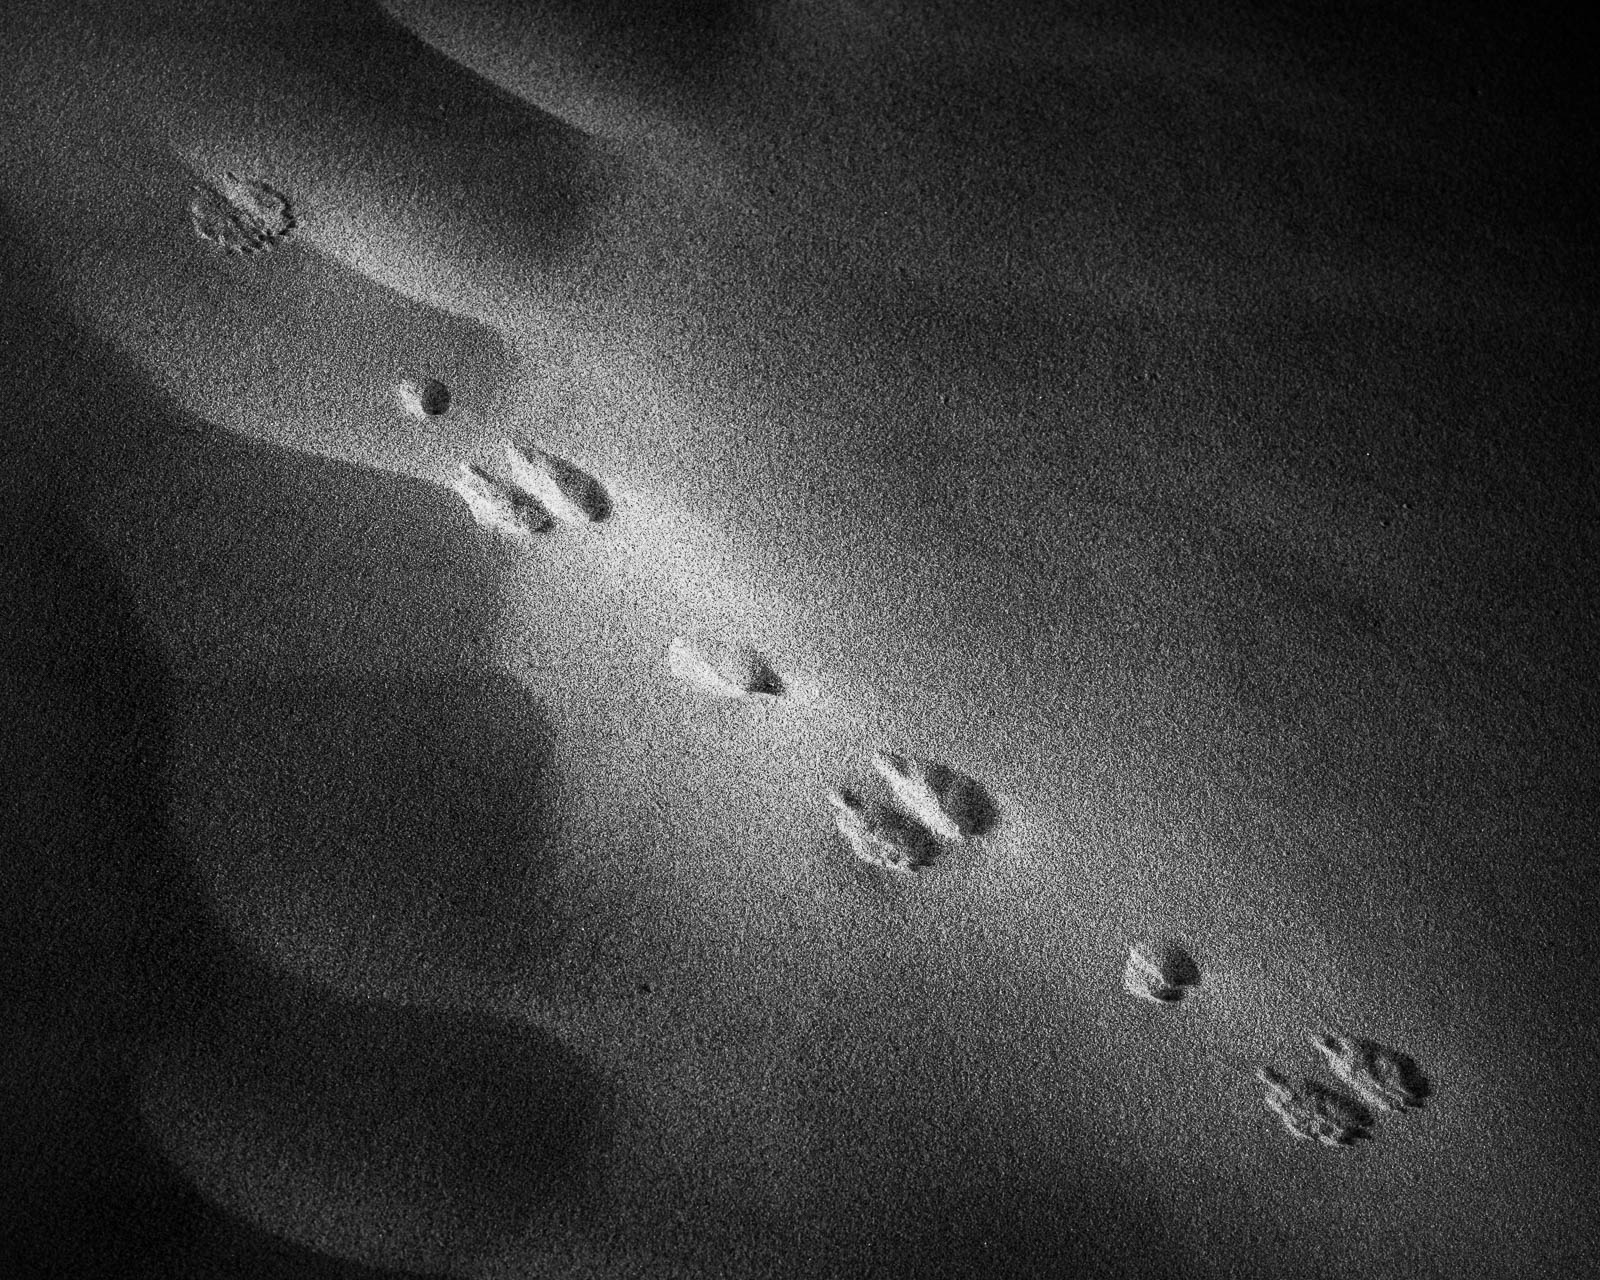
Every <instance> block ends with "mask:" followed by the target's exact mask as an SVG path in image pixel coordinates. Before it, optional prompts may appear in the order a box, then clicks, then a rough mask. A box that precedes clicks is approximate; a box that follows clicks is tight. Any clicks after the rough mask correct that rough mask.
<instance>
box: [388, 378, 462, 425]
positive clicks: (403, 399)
mask: <svg viewBox="0 0 1600 1280" xmlns="http://www.w3.org/2000/svg"><path fill="white" fill-rule="evenodd" d="M395 399H397V400H398V401H399V402H400V407H401V408H402V409H404V410H405V411H406V412H407V413H409V414H410V415H411V416H412V417H413V418H440V417H443V416H444V415H445V414H446V413H448V412H449V411H450V388H449V387H447V386H445V384H444V383H442V382H440V381H439V380H438V379H437V378H405V379H403V380H402V381H401V383H400V385H399V386H398V387H396V388H395Z"/></svg>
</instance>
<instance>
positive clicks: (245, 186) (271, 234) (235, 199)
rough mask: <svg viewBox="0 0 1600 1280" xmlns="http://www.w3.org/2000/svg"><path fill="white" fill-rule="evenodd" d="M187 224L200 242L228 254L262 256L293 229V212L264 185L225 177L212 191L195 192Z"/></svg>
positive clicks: (201, 190) (281, 198) (208, 189)
mask: <svg viewBox="0 0 1600 1280" xmlns="http://www.w3.org/2000/svg"><path fill="white" fill-rule="evenodd" d="M189 220H190V222H191V223H192V224H193V226H194V230H195V234H196V235H198V236H199V237H200V238H201V239H202V240H210V241H212V242H213V243H214V244H218V245H221V246H222V247H223V248H224V249H226V250H227V251H228V252H229V253H241V254H252V253H266V252H267V251H268V250H270V249H272V248H273V246H275V245H276V244H277V243H278V242H279V241H281V240H282V239H283V238H284V237H285V236H287V235H288V234H289V232H290V231H292V230H293V229H294V225H295V218H294V212H293V211H292V210H291V209H290V208H289V202H288V200H287V199H285V198H284V196H283V195H282V194H280V193H279V192H277V191H274V190H273V189H272V188H271V187H269V186H268V185H267V184H266V183H265V182H259V181H256V180H254V179H248V178H241V177H240V176H239V175H238V174H236V173H232V172H229V173H225V174H223V176H222V178H221V179H220V180H219V181H218V183H217V185H216V186H214V187H211V186H206V187H199V188H197V189H196V191H195V193H194V195H193V196H192V197H191V198H190V200H189Z"/></svg>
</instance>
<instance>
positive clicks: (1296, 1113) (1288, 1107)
mask: <svg viewBox="0 0 1600 1280" xmlns="http://www.w3.org/2000/svg"><path fill="white" fill-rule="evenodd" d="M1256 1079H1257V1080H1259V1081H1260V1082H1261V1083H1262V1084H1263V1085H1265V1086H1266V1091H1267V1092H1266V1099H1265V1100H1266V1104H1267V1109H1268V1110H1269V1111H1271V1112H1272V1113H1273V1114H1275V1115H1276V1116H1277V1117H1278V1119H1279V1120H1281V1121H1282V1122H1283V1127H1284V1128H1285V1129H1287V1130H1288V1131H1289V1132H1290V1133H1291V1134H1292V1135H1293V1136H1294V1138H1295V1139H1296V1140H1297V1141H1300V1142H1318V1143H1321V1144H1322V1145H1323V1146H1325V1147H1351V1146H1354V1145H1355V1144H1356V1143H1357V1142H1359V1141H1361V1140H1362V1139H1363V1138H1370V1137H1371V1136H1372V1112H1371V1111H1369V1110H1368V1109H1367V1108H1366V1107H1365V1106H1363V1105H1362V1104H1361V1103H1360V1102H1358V1101H1357V1100H1356V1099H1355V1098H1353V1097H1351V1096H1350V1095H1349V1094H1346V1093H1344V1092H1342V1091H1340V1090H1338V1089H1330V1088H1329V1087H1328V1086H1327V1085H1324V1084H1319V1083H1318V1082H1317V1081H1315V1080H1302V1081H1301V1082H1300V1084H1299V1085H1298V1086H1296V1085H1291V1084H1290V1083H1289V1081H1288V1079H1287V1078H1286V1077H1284V1076H1283V1075H1281V1074H1280V1073H1279V1072H1276V1071H1274V1070H1272V1069H1271V1068H1270V1067H1260V1068H1258V1069H1257V1070H1256Z"/></svg>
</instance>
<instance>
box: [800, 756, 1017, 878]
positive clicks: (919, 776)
mask: <svg viewBox="0 0 1600 1280" xmlns="http://www.w3.org/2000/svg"><path fill="white" fill-rule="evenodd" d="M872 764H873V768H874V769H875V770H876V771H877V772H878V775H879V776H880V777H881V778H883V780H884V781H885V782H886V783H887V784H888V786H889V790H890V792H891V794H892V795H893V797H894V800H895V801H896V803H897V805H898V807H895V806H893V805H888V804H883V803H881V802H878V801H862V800H860V799H857V798H856V797H855V796H854V795H852V794H851V793H850V792H848V791H844V790H839V791H835V792H833V793H832V795H830V796H829V800H830V802H831V803H832V804H833V806H834V809H835V810H836V811H837V812H836V818H835V823H836V825H837V826H838V828H839V833H840V834H841V835H842V836H844V838H845V840H846V842H847V843H849V845H850V847H851V850H852V852H854V853H855V855H856V857H858V858H860V859H861V860H862V861H863V862H867V863H870V864H872V865H873V866H877V867H881V868H883V869H884V870H887V871H895V872H899V873H902V874H907V875H909V874H911V873H913V872H916V871H920V870H922V869H924V868H926V867H930V866H932V865H933V862H934V852H935V847H936V846H935V838H938V839H943V840H946V841H950V842H952V843H961V842H964V841H965V840H967V839H968V837H969V836H972V835H977V834H981V833H983V832H986V831H988V830H989V829H990V827H992V826H993V824H994V806H993V804H992V802H991V801H990V799H989V796H988V794H987V793H986V792H985V791H984V789H983V788H982V787H981V786H979V785H978V783H977V782H976V781H975V780H974V779H972V778H970V777H968V776H967V775H966V774H964V773H961V772H959V771H957V770H955V769H952V768H951V767H949V766H948V765H944V764H939V763H937V762H935V761H930V760H924V759H921V758H919V757H917V756H908V755H902V754H900V753H899V752H895V751H879V752H876V753H874V755H873V757H872Z"/></svg>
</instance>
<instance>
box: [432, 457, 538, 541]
mask: <svg viewBox="0 0 1600 1280" xmlns="http://www.w3.org/2000/svg"><path fill="white" fill-rule="evenodd" d="M451 488H453V489H454V490H455V491H456V493H457V494H458V495H459V496H460V498H461V500H462V501H463V502H465V503H466V504H467V510H468V511H470V512H471V513H472V518H473V519H474V520H476V521H477V522H478V523H479V524H480V525H482V526H483V527H484V528H486V529H492V530H494V531H495V532H497V533H502V534H505V535H506V536H507V537H510V538H513V539H518V540H521V539H524V538H527V537H530V536H531V535H533V534H536V533H543V532H544V531H545V530H546V529H548V528H549V527H550V526H551V524H552V523H553V521H552V520H551V518H550V513H549V512H548V511H546V510H545V509H544V508H543V507H542V506H540V505H539V504H538V503H537V502H536V501H534V500H533V499H532V498H531V497H529V496H528V495H527V494H526V493H523V492H522V490H520V489H518V488H517V487H516V486H515V485H511V484H508V483H506V482H505V481H504V480H501V479H499V478H497V477H495V476H492V475H490V474H489V473H488V472H487V471H485V470H483V468H482V467H476V466H473V465H472V464H471V463H469V462H464V463H462V464H461V470H460V472H459V473H458V474H457V476H456V478H455V480H454V481H452V483H451Z"/></svg>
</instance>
